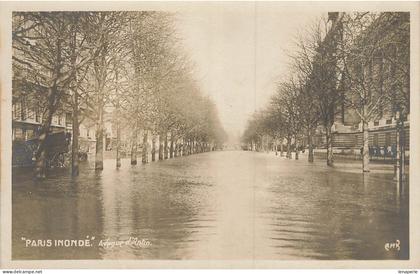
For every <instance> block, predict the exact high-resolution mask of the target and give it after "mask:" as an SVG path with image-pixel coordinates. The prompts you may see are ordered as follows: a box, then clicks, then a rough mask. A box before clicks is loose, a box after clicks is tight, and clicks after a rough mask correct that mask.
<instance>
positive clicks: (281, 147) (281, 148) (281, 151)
mask: <svg viewBox="0 0 420 274" xmlns="http://www.w3.org/2000/svg"><path fill="white" fill-rule="evenodd" d="M283 141H284V140H281V143H280V157H283Z"/></svg>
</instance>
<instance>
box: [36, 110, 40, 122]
mask: <svg viewBox="0 0 420 274" xmlns="http://www.w3.org/2000/svg"><path fill="white" fill-rule="evenodd" d="M35 122H38V123H41V111H40V109H39V107H36V108H35Z"/></svg>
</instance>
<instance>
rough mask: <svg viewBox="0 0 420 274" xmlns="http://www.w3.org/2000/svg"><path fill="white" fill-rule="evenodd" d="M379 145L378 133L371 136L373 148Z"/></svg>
mask: <svg viewBox="0 0 420 274" xmlns="http://www.w3.org/2000/svg"><path fill="white" fill-rule="evenodd" d="M378 143H379V136H378V133H375V134H373V146H375V147H377V146H378Z"/></svg>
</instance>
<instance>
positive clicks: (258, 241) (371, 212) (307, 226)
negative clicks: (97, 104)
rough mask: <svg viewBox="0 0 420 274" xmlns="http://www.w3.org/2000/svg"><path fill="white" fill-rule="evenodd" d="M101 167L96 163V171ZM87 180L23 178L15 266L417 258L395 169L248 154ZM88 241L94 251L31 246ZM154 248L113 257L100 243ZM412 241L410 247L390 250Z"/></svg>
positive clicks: (109, 165) (84, 171)
mask: <svg viewBox="0 0 420 274" xmlns="http://www.w3.org/2000/svg"><path fill="white" fill-rule="evenodd" d="M90 164H92V163H90ZM114 166H115V160H106V161H105V162H104V170H103V171H102V172H99V173H98V172H95V171H94V170H93V166H92V165H89V164H88V163H84V165H83V166H82V167H81V174H80V176H79V178H77V179H75V180H71V178H70V177H69V176H68V173H69V172H68V171H67V170H61V171H58V172H56V173H54V174H52V175H51V176H50V177H49V178H48V179H47V180H46V181H44V182H35V181H32V179H31V178H32V176H31V174H24V173H23V172H19V173H17V172H15V173H14V174H13V208H12V209H13V212H12V215H13V228H12V231H13V232H12V236H13V240H12V244H13V250H12V255H13V259H14V260H17V259H250V260H252V259H278V260H285V259H407V258H408V256H409V246H408V240H409V239H408V234H409V229H408V198H407V197H406V196H400V197H398V196H397V192H396V190H397V189H396V184H395V183H394V182H393V181H392V177H393V175H392V173H390V172H383V173H381V172H371V173H370V174H365V175H363V174H361V173H360V169H357V170H352V169H351V168H327V167H326V166H325V163H324V162H320V161H318V162H316V163H314V164H312V165H311V164H308V163H307V162H306V159H303V157H302V159H300V160H298V161H295V160H289V159H285V158H280V157H276V156H274V154H266V153H255V152H247V151H218V152H209V153H202V154H196V155H190V156H186V157H179V158H174V159H170V160H166V161H158V162H153V163H149V164H147V165H142V164H139V165H137V166H130V163H129V159H123V161H122V167H121V168H120V169H119V170H116V169H115V167H114ZM22 237H24V238H25V239H31V240H47V239H52V240H55V239H86V238H87V237H88V238H89V239H92V237H94V239H93V240H92V243H93V244H92V246H90V247H54V246H52V247H46V246H44V247H42V246H27V247H26V246H25V241H24V240H22ZM130 237H132V238H137V239H138V240H145V241H148V242H149V243H150V245H147V246H134V245H124V244H123V245H121V246H114V247H112V248H107V247H104V246H100V242H101V241H102V242H105V241H108V242H112V241H127V240H128V239H129V238H130ZM397 240H399V241H400V250H399V251H398V250H397V249H391V250H389V251H387V250H386V249H385V248H384V246H385V245H386V243H395V242H396V241H397Z"/></svg>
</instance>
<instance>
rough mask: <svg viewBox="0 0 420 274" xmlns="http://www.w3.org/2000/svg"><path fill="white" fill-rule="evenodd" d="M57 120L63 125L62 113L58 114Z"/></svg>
mask: <svg viewBox="0 0 420 274" xmlns="http://www.w3.org/2000/svg"><path fill="white" fill-rule="evenodd" d="M57 121H58V124H59V125H61V122H62V121H61V114H58V115H57Z"/></svg>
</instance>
